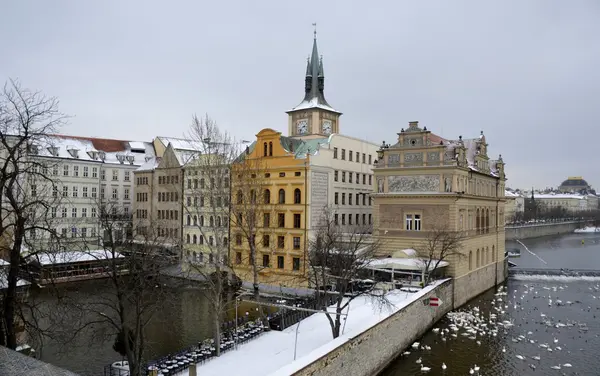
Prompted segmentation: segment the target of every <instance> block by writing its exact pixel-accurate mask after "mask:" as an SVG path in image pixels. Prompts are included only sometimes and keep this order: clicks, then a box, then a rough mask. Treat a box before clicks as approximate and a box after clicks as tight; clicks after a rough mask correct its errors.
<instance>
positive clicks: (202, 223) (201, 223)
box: [200, 215, 204, 226]
mask: <svg viewBox="0 0 600 376" xmlns="http://www.w3.org/2000/svg"><path fill="white" fill-rule="evenodd" d="M200 226H204V216H203V215H201V216H200Z"/></svg>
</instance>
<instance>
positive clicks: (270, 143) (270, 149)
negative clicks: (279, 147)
mask: <svg viewBox="0 0 600 376" xmlns="http://www.w3.org/2000/svg"><path fill="white" fill-rule="evenodd" d="M272 156H273V143H272V142H269V157H272Z"/></svg>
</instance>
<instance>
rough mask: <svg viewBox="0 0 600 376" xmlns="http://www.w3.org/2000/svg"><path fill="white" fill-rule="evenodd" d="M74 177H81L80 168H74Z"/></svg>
mask: <svg viewBox="0 0 600 376" xmlns="http://www.w3.org/2000/svg"><path fill="white" fill-rule="evenodd" d="M73 176H75V177H78V176H79V166H73Z"/></svg>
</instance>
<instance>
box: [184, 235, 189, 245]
mask: <svg viewBox="0 0 600 376" xmlns="http://www.w3.org/2000/svg"><path fill="white" fill-rule="evenodd" d="M185 240H186V243H188V244H190V234H187V236H186V237H185Z"/></svg>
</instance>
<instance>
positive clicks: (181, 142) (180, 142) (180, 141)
mask: <svg viewBox="0 0 600 376" xmlns="http://www.w3.org/2000/svg"><path fill="white" fill-rule="evenodd" d="M158 139H159V140H160V141H161V142H162V143H163V144H164V145H165V147H166V146H169V144H171V145H172V146H173V149H175V150H190V151H198V150H202V146H201V145H198V143H197V142H195V141H193V140H188V139H185V138H175V137H164V136H159V137H158Z"/></svg>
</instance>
